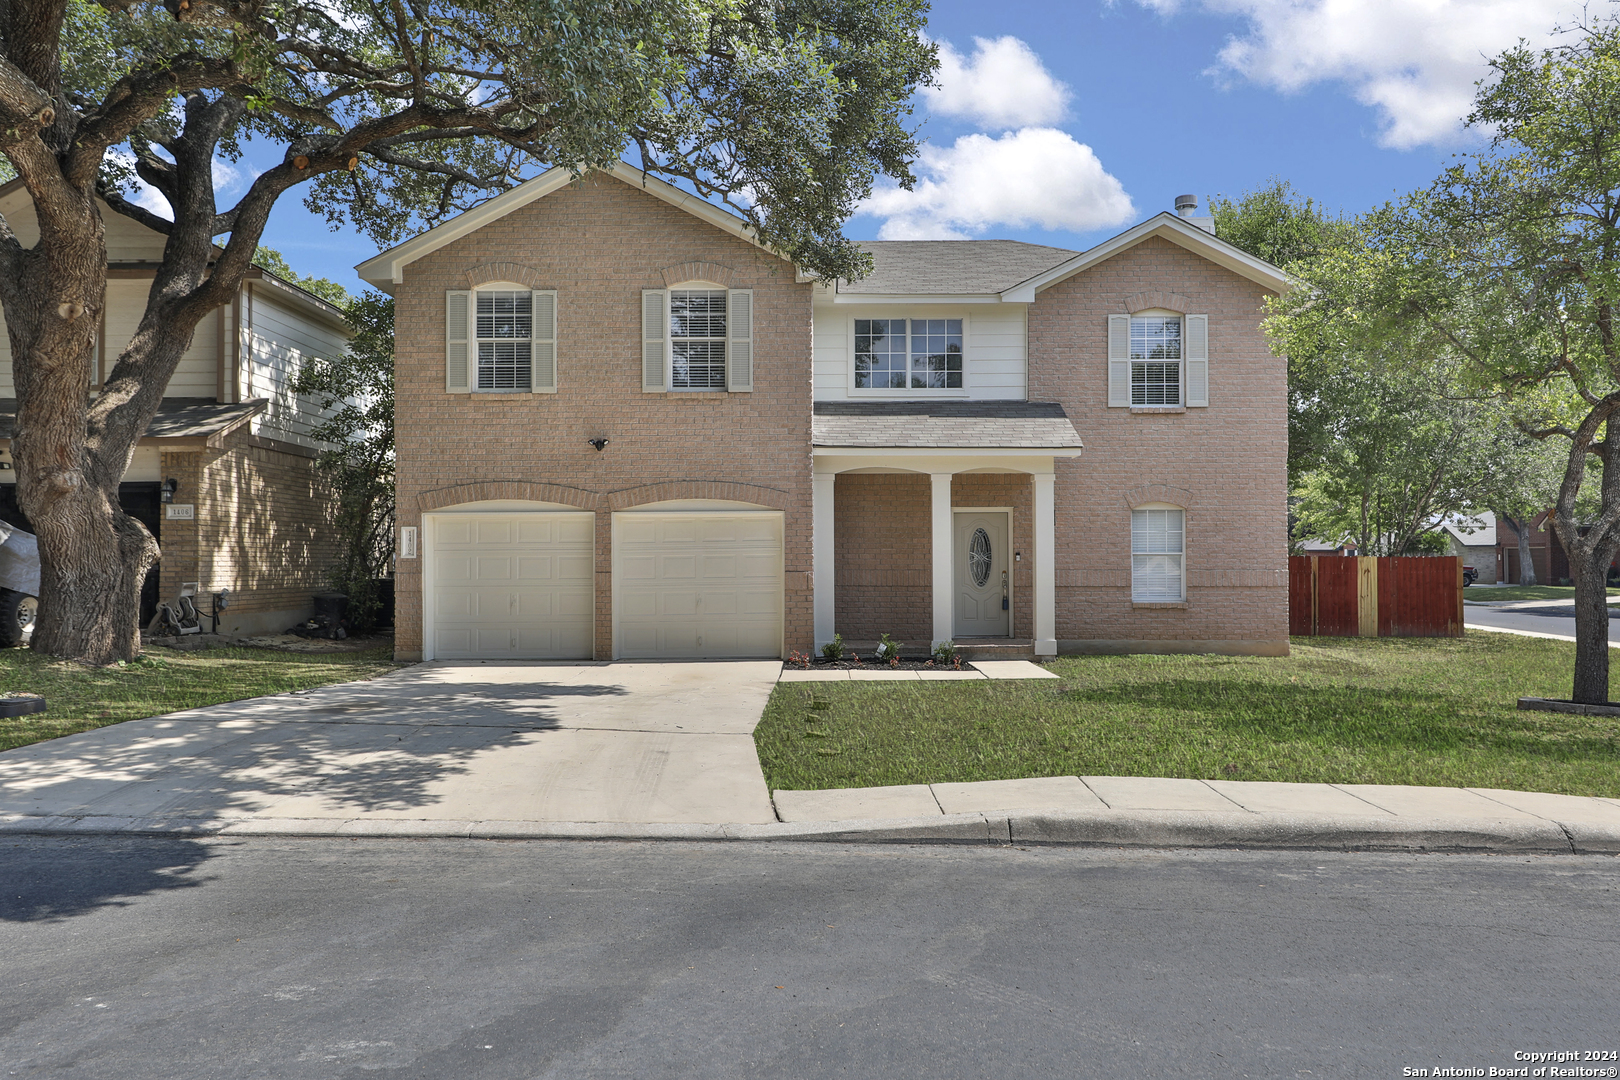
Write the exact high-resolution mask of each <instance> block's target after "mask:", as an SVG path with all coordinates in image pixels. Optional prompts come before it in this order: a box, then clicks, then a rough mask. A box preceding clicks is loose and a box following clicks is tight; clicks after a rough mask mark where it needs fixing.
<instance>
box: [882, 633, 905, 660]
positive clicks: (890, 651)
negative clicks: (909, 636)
mask: <svg viewBox="0 0 1620 1080" xmlns="http://www.w3.org/2000/svg"><path fill="white" fill-rule="evenodd" d="M904 645H905V642H903V641H896V640H894V638H892V637H890V636H889V635H888V634H884V635H883V637H881V638H880V639H878V647H877V654H878V658H879V659H880V660H891V661H892V660H898V659H899V658H900V649H901V648H902V647H903V646H904Z"/></svg>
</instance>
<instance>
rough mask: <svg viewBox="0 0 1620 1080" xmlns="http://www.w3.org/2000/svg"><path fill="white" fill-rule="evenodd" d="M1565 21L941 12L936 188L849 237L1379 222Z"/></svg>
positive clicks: (1094, 6) (1304, 9)
mask: <svg viewBox="0 0 1620 1080" xmlns="http://www.w3.org/2000/svg"><path fill="white" fill-rule="evenodd" d="M1601 6H1603V7H1606V6H1607V5H1601ZM1570 10H1571V9H1570V7H1569V5H1568V4H1567V3H1566V2H1564V0H1359V2H1349V0H1115V2H1113V3H1108V2H1104V0H1073V2H1069V3H1062V2H1045V0H1043V2H1024V3H1005V2H1003V3H1001V4H995V5H992V4H986V3H984V2H983V0H977V2H970V0H937V2H936V3H935V4H934V6H933V13H932V17H931V20H930V26H929V32H930V36H931V37H933V38H934V40H936V41H939V42H941V43H942V44H943V45H948V46H949V50H950V54H949V56H948V61H949V62H948V63H947V65H946V67H945V69H944V71H943V72H942V76H943V82H944V85H943V86H942V88H941V89H940V90H939V91H936V92H933V93H930V94H927V95H924V96H923V99H922V100H921V101H919V109H918V113H917V116H918V118H919V119H920V120H922V122H923V129H922V131H923V135H924V137H925V138H926V140H927V144H926V146H925V150H924V158H923V161H922V162H921V170H920V172H921V175H922V176H923V177H924V180H925V182H924V184H923V185H922V186H921V188H920V189H919V191H918V192H916V193H904V192H893V191H891V192H883V191H880V192H879V193H878V195H877V197H876V198H875V199H874V200H873V203H872V204H871V205H870V206H869V208H868V209H869V212H866V213H863V214H861V215H859V216H857V217H856V218H854V219H852V220H851V221H850V223H849V226H848V228H847V233H848V235H850V236H852V237H855V238H857V239H876V238H879V237H889V238H906V237H919V238H920V237H936V236H938V237H944V236H975V237H1010V238H1013V239H1019V240H1028V241H1032V242H1035V243H1044V244H1052V245H1056V246H1060V247H1069V248H1078V249H1083V248H1085V247H1088V246H1090V245H1091V244H1094V243H1096V242H1097V241H1099V240H1102V239H1104V238H1106V237H1108V236H1111V235H1113V234H1114V233H1116V232H1118V231H1120V230H1121V229H1123V228H1125V227H1127V226H1129V225H1130V224H1132V223H1134V222H1136V221H1140V220H1142V219H1143V218H1145V217H1148V216H1151V215H1152V214H1154V213H1157V212H1158V211H1160V210H1168V209H1170V208H1171V204H1172V200H1173V199H1174V197H1175V196H1176V195H1177V194H1180V193H1182V192H1193V193H1195V194H1197V195H1198V197H1199V200H1200V204H1201V205H1207V201H1208V198H1209V197H1210V196H1211V195H1212V194H1215V193H1217V192H1219V193H1224V194H1227V195H1235V194H1238V193H1241V192H1243V191H1245V190H1249V189H1252V188H1254V187H1257V186H1259V185H1261V184H1263V183H1265V182H1266V181H1267V180H1268V179H1269V178H1271V177H1273V176H1280V177H1283V178H1285V179H1287V180H1289V181H1291V182H1292V183H1293V184H1294V186H1295V187H1296V188H1298V189H1299V190H1300V191H1301V192H1302V193H1304V194H1307V195H1310V196H1312V197H1314V198H1316V199H1318V200H1319V201H1321V202H1323V203H1325V204H1326V205H1327V206H1329V207H1331V208H1339V209H1343V210H1346V211H1349V212H1359V211H1362V210H1366V209H1368V208H1369V207H1372V206H1375V205H1377V204H1379V203H1381V202H1383V201H1384V200H1386V199H1389V198H1392V197H1394V196H1396V195H1397V194H1399V193H1402V192H1405V191H1409V190H1411V189H1413V188H1416V187H1421V186H1423V185H1425V184H1427V183H1428V182H1429V181H1431V180H1432V179H1433V178H1434V177H1435V175H1436V174H1437V173H1438V172H1439V170H1440V168H1441V167H1442V166H1443V165H1444V164H1445V163H1446V161H1447V160H1449V158H1450V157H1451V155H1452V154H1453V153H1455V152H1456V151H1458V150H1461V149H1466V148H1468V147H1470V146H1472V145H1476V143H1474V142H1472V141H1470V139H1469V138H1468V136H1467V135H1466V134H1465V133H1463V132H1461V131H1460V129H1459V126H1458V123H1457V121H1458V120H1459V119H1460V117H1461V115H1462V114H1463V113H1464V112H1466V110H1467V104H1468V101H1469V99H1470V97H1471V94H1472V83H1473V81H1474V80H1476V79H1478V78H1481V77H1483V76H1484V75H1485V73H1486V65H1485V61H1484V58H1485V57H1486V56H1489V55H1494V54H1496V53H1499V52H1500V51H1501V50H1502V49H1504V48H1506V47H1508V46H1510V45H1511V44H1513V43H1514V42H1515V41H1516V40H1518V39H1519V38H1521V37H1523V38H1526V39H1528V40H1529V41H1530V42H1531V43H1532V44H1541V43H1543V42H1545V41H1547V40H1549V37H1548V35H1549V33H1550V31H1551V30H1552V29H1553V27H1554V26H1555V25H1557V24H1559V23H1560V22H1566V21H1568V19H1569V18H1570V16H1569V15H1568V14H1566V13H1567V12H1569V11H1570ZM1594 13H1595V14H1597V13H1602V12H1597V11H1596V10H1595V11H1594ZM243 164H244V165H247V166H251V165H252V164H253V162H252V161H251V159H250V160H248V161H244V162H243ZM233 186H234V185H233ZM228 194H229V189H228V188H227V190H226V191H222V195H228ZM264 243H265V244H266V245H267V246H269V247H273V248H277V249H279V250H280V251H281V252H282V253H283V254H284V255H285V256H286V257H287V260H288V261H289V262H290V263H291V264H292V266H293V267H294V268H295V269H297V270H299V271H300V272H302V273H313V274H317V275H320V276H325V277H330V278H332V279H333V280H336V281H338V282H340V283H342V284H344V285H345V286H348V287H351V288H357V287H359V285H360V282H359V281H358V279H357V278H356V277H355V276H354V273H353V269H352V268H353V266H354V264H355V263H357V262H359V261H361V260H362V259H364V258H367V257H368V256H370V255H371V254H373V253H374V251H375V249H374V247H373V246H372V245H371V244H370V242H369V241H367V240H366V239H365V238H364V237H362V236H360V235H358V234H356V233H352V232H340V233H333V232H329V231H328V229H327V226H326V224H325V222H324V221H323V220H321V219H320V218H318V217H316V216H314V215H312V214H310V213H308V212H307V211H305V210H304V209H303V206H302V204H301V197H299V196H298V195H297V193H296V191H295V192H292V193H289V194H288V195H287V196H283V198H282V201H281V203H280V204H279V205H278V206H277V208H276V211H275V213H274V215H273V217H272V219H271V222H270V225H269V228H268V229H267V230H266V233H265V238H264Z"/></svg>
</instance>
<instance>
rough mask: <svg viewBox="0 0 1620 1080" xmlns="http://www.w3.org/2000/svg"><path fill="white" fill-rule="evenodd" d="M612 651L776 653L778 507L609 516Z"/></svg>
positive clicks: (628, 654)
mask: <svg viewBox="0 0 1620 1080" xmlns="http://www.w3.org/2000/svg"><path fill="white" fill-rule="evenodd" d="M613 530H614V537H613V555H614V557H613V566H614V574H613V577H614V607H613V610H614V616H615V617H614V623H615V636H614V641H615V652H616V653H617V655H619V656H621V657H625V658H656V657H668V658H677V657H705V658H714V659H722V658H743V657H777V656H781V655H782V515H781V514H779V513H776V512H774V511H760V512H752V513H737V514H722V513H694V514H680V513H656V512H651V513H623V514H615V515H614V516H613Z"/></svg>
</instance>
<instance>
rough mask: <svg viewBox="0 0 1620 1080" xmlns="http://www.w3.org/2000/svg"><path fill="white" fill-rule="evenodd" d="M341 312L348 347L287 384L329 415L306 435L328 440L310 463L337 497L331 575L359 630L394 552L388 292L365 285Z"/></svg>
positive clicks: (371, 615)
mask: <svg viewBox="0 0 1620 1080" xmlns="http://www.w3.org/2000/svg"><path fill="white" fill-rule="evenodd" d="M345 317H346V318H347V319H348V321H349V326H350V327H351V328H352V329H353V330H354V337H353V338H352V339H350V341H349V348H348V351H347V352H345V353H342V354H340V355H338V356H334V357H329V358H328V357H313V358H309V359H307V360H305V361H304V362H303V364H302V365H301V366H300V367H299V369H298V373H297V375H296V377H295V378H294V380H293V383H292V390H293V392H294V393H296V394H303V395H305V396H307V397H309V398H310V399H311V400H313V401H314V402H315V403H316V404H317V405H318V406H319V407H320V408H321V410H322V411H323V412H325V413H327V414H328V415H327V419H326V420H324V421H323V422H322V423H320V424H319V425H317V426H316V427H315V428H314V429H313V430H312V431H311V432H310V435H311V436H312V437H313V438H315V439H316V440H318V441H320V442H322V443H325V444H326V448H325V449H323V450H322V451H321V452H320V455H319V457H318V458H317V459H316V468H317V469H318V470H319V472H320V474H321V476H322V478H323V479H324V480H325V481H326V482H327V484H328V485H330V487H331V490H332V493H333V495H334V496H335V504H336V516H335V519H334V521H333V522H332V524H333V527H334V528H335V530H336V532H337V535H338V538H339V541H340V549H339V557H338V562H337V564H336V565H334V566H333V567H331V568H330V575H329V576H330V582H331V584H332V586H333V587H334V588H336V589H338V590H339V591H341V592H343V593H345V594H347V595H348V597H349V619H350V621H351V622H352V623H354V624H355V626H356V628H357V629H360V630H362V631H364V630H369V629H371V627H372V626H373V625H375V622H376V615H377V604H378V597H377V581H378V579H380V578H381V577H383V576H384V575H385V574H386V573H387V572H388V569H389V564H390V563H391V562H392V560H393V556H394V299H393V297H391V296H385V295H383V294H382V293H379V292H375V291H372V290H367V291H366V292H365V293H364V294H363V295H361V296H359V297H357V298H355V299H354V300H353V301H352V302H351V303H350V304H349V306H348V308H347V310H346V312H345Z"/></svg>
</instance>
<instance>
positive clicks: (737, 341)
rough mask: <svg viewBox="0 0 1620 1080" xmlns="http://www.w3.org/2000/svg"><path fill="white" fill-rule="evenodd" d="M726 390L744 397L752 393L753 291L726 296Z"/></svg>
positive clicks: (729, 293)
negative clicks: (745, 394) (743, 394)
mask: <svg viewBox="0 0 1620 1080" xmlns="http://www.w3.org/2000/svg"><path fill="white" fill-rule="evenodd" d="M726 334H727V337H728V339H727V341H726V389H727V390H730V391H732V392H733V393H747V392H750V391H752V390H753V389H754V290H752V289H731V290H728V291H727V293H726Z"/></svg>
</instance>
